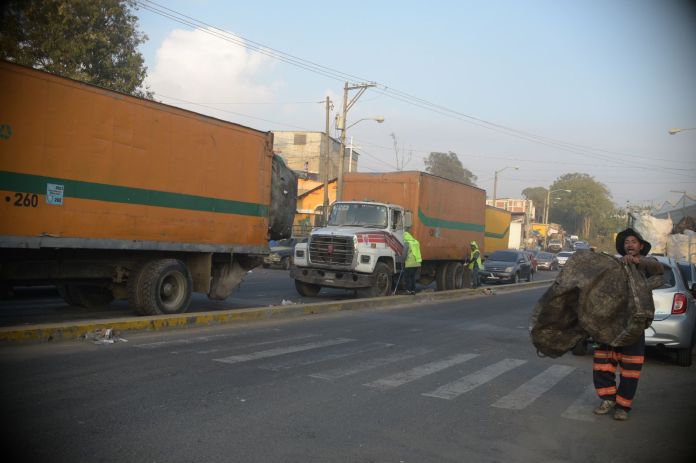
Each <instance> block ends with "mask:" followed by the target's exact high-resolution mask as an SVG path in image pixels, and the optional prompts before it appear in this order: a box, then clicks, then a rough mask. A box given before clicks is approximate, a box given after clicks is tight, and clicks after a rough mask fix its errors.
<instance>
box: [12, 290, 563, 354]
mask: <svg viewBox="0 0 696 463" xmlns="http://www.w3.org/2000/svg"><path fill="white" fill-rule="evenodd" d="M551 283H553V280H541V281H533V282H530V283H519V284H516V285H501V286H493V287H491V286H486V287H485V288H478V289H459V290H452V291H438V292H434V291H426V292H422V293H419V294H416V295H415V296H409V295H404V296H388V297H377V298H371V299H348V300H342V301H334V302H321V303H316V304H290V305H280V306H271V307H256V308H249V309H230V310H218V311H212V312H197V313H190V314H186V313H184V314H176V315H156V316H149V317H127V318H113V319H109V320H82V321H71V322H66V323H51V324H40V325H23V326H10V327H3V328H0V343H16V342H45V341H62V340H69V339H78V338H85V337H87V336H90V335H91V334H94V333H104V332H105V331H106V330H109V329H110V330H112V333H114V336H121V335H123V334H124V333H127V332H138V331H157V330H166V329H177V328H189V327H200V326H212V325H223V324H229V323H248V322H254V321H262V320H279V319H288V318H295V317H303V316H307V315H317V314H328V313H332V312H339V311H343V310H359V309H366V308H385V307H397V306H405V305H413V304H418V303H422V302H437V301H450V300H456V299H464V298H471V297H486V296H487V294H486V292H487V291H488V290H490V291H492V292H493V293H494V294H500V293H509V292H515V291H520V290H525V289H532V288H538V287H543V286H548V285H550V284H551Z"/></svg>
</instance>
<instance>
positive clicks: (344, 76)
mask: <svg viewBox="0 0 696 463" xmlns="http://www.w3.org/2000/svg"><path fill="white" fill-rule="evenodd" d="M137 4H138V5H139V6H140V7H142V8H143V9H145V10H148V11H150V12H152V13H155V14H158V15H161V16H163V17H166V18H169V19H171V20H173V21H176V22H179V23H181V24H184V25H187V26H190V27H193V28H195V29H198V30H201V31H202V32H205V33H207V34H210V35H213V36H215V37H218V38H220V39H223V40H226V41H228V42H231V43H233V44H235V45H238V46H241V47H244V48H247V49H249V50H252V51H254V52H257V53H260V54H263V55H266V56H268V57H271V58H273V59H277V60H279V61H283V62H285V63H288V64H291V65H293V66H296V67H299V68H301V69H304V70H307V71H310V72H313V73H316V74H320V75H322V76H324V77H328V78H330V79H334V80H338V81H371V79H365V78H362V77H359V76H355V75H352V74H349V73H346V72H343V71H339V70H336V69H333V68H329V67H327V66H324V65H321V64H319V63H315V62H312V61H308V60H305V59H303V58H300V57H297V56H294V55H291V54H288V53H285V52H282V51H280V50H276V49H274V48H271V47H268V46H266V45H263V44H261V43H259V42H255V41H252V40H249V39H247V38H245V37H242V36H239V35H237V34H233V33H231V32H227V31H224V30H222V29H219V28H217V27H215V26H212V25H210V24H207V23H205V22H202V21H199V20H197V19H195V18H193V17H191V16H187V15H185V14H183V13H179V12H177V11H175V10H172V9H170V8H167V7H165V6H163V5H160V4H158V3H156V2H154V1H151V0H138V1H137ZM377 88H378V89H376V90H374V91H376V92H377V93H380V94H382V95H384V96H388V97H390V98H392V99H395V100H398V101H401V102H403V103H407V104H410V105H413V106H416V107H419V108H421V109H426V110H429V111H431V112H435V113H438V114H440V115H443V116H446V117H450V118H454V119H457V120H460V121H463V122H467V123H469V124H472V125H475V126H479V127H482V128H486V129H489V130H492V131H494V132H497V133H501V134H505V135H508V136H512V137H515V138H519V139H522V140H526V141H529V142H533V143H538V144H542V145H546V146H549V147H553V148H555V149H559V150H562V151H566V152H570V153H574V154H584V155H586V156H588V157H591V158H594V159H599V160H604V161H607V160H609V161H612V160H615V159H612V158H610V157H609V156H606V155H603V154H600V153H606V154H611V155H614V156H621V157H630V158H631V159H632V160H636V159H642V160H648V161H651V160H654V158H648V157H641V156H636V155H631V154H626V153H620V152H616V151H609V150H604V149H600V148H593V147H588V146H584V145H579V144H575V143H570V142H566V141H562V140H557V139H553V138H549V137H545V136H541V135H537V134H534V133H531V132H527V131H522V130H518V129H515V128H512V127H508V126H505V125H502V124H498V123H495V122H491V121H487V120H485V119H481V118H478V117H475V116H471V115H469V114H465V113H463V112H460V111H457V110H454V109H450V108H448V107H445V106H443V105H439V104H436V103H432V102H430V101H428V100H425V99H423V98H420V97H417V96H415V95H412V94H409V93H407V92H403V91H400V90H397V89H394V88H391V87H389V86H387V85H384V84H380V83H377ZM261 120H263V119H261ZM282 125H286V126H291V125H289V124H282ZM660 161H661V162H669V163H679V164H680V165H681V167H678V168H676V167H675V168H670V167H665V166H664V165H654V164H643V167H644V168H645V169H651V170H670V171H684V170H696V169H684V167H683V164H684V163H683V161H674V160H666V159H661V160H660ZM635 165H636V163H634V166H635Z"/></svg>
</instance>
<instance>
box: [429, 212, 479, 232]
mask: <svg viewBox="0 0 696 463" xmlns="http://www.w3.org/2000/svg"><path fill="white" fill-rule="evenodd" d="M418 219H419V220H420V221H421V223H422V224H423V225H426V226H428V227H439V228H450V229H453V230H465V231H475V232H483V231H484V227H483V225H479V224H476V223H467V222H455V221H453V220H442V219H436V218H433V217H428V216H427V215H425V214H423V211H422V210H421V209H418Z"/></svg>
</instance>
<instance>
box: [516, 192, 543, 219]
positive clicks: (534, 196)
mask: <svg viewBox="0 0 696 463" xmlns="http://www.w3.org/2000/svg"><path fill="white" fill-rule="evenodd" d="M547 192H548V190H547V189H546V188H544V187H541V186H535V187H529V188H525V189H524V190H522V196H524V198H525V199H531V200H532V203H533V204H534V210H535V211H536V213H535V217H534V220H535V221H536V222H539V223H541V222H543V220H544V208H545V207H546V193H547Z"/></svg>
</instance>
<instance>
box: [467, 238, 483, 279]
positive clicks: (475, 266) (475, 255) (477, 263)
mask: <svg viewBox="0 0 696 463" xmlns="http://www.w3.org/2000/svg"><path fill="white" fill-rule="evenodd" d="M480 268H481V251H480V250H479V247H478V244H477V243H476V241H472V242H471V257H470V259H469V269H470V270H471V287H472V288H478V287H479V286H481V279H480V278H479V269H480Z"/></svg>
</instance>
